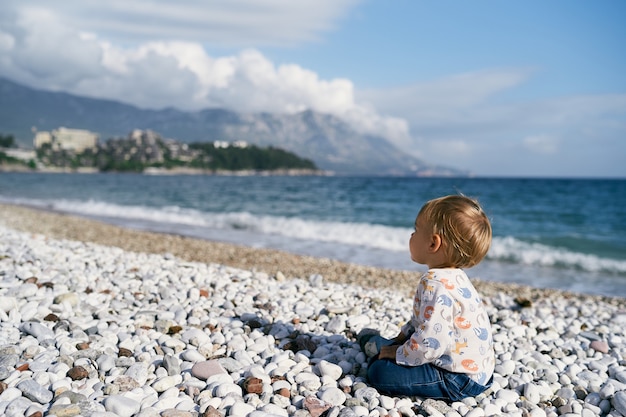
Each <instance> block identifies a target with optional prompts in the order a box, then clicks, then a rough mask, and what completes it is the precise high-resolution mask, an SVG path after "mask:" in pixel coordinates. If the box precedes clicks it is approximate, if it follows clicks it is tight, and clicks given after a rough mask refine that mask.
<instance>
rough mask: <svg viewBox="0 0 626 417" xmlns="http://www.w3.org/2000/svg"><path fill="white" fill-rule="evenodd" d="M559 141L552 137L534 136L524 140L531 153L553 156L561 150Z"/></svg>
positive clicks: (523, 142)
mask: <svg viewBox="0 0 626 417" xmlns="http://www.w3.org/2000/svg"><path fill="white" fill-rule="evenodd" d="M559 142H560V141H559V139H558V138H556V137H554V136H551V135H545V134H544V135H542V134H539V135H532V136H527V137H525V138H524V139H523V140H522V144H523V145H524V147H525V148H526V149H528V150H530V151H531V152H536V153H541V154H553V153H556V152H557V151H558V150H559Z"/></svg>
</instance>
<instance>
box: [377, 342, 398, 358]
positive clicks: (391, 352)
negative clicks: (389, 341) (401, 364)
mask: <svg viewBox="0 0 626 417" xmlns="http://www.w3.org/2000/svg"><path fill="white" fill-rule="evenodd" d="M400 346H401V345H391V346H382V347H381V348H380V352H379V353H378V359H393V360H394V361H395V360H396V351H397V350H398V348H399V347H400Z"/></svg>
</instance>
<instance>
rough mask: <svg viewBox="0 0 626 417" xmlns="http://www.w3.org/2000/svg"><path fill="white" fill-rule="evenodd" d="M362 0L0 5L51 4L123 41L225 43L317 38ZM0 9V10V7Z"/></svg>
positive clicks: (69, 0)
mask: <svg viewBox="0 0 626 417" xmlns="http://www.w3.org/2000/svg"><path fill="white" fill-rule="evenodd" d="M360 1H362V0H298V1H284V0H211V1H210V2H209V1H205V0H180V1H177V2H164V1H158V0H133V1H132V2H128V1H127V0H108V1H101V0H63V1H59V2H54V3H51V2H49V1H47V0H29V1H28V2H24V1H22V0H3V5H2V8H3V9H4V10H11V9H12V10H16V11H18V12H19V13H23V12H24V10H26V9H27V8H39V9H42V10H54V13H55V15H56V16H57V21H58V22H59V24H61V25H63V26H65V27H70V28H73V29H74V30H77V31H84V32H94V33H98V34H99V35H100V36H101V37H102V38H106V39H109V40H112V41H115V42H122V43H125V44H127V45H129V44H131V45H132V44H134V45H136V44H139V43H143V42H150V41H163V40H181V41H187V42H199V43H203V44H214V45H219V46H230V47H247V46H249V45H250V40H251V39H253V40H254V42H255V44H256V45H294V44H297V43H300V42H304V41H314V40H317V39H318V38H319V36H320V34H321V33H323V32H327V31H330V30H332V29H333V28H334V27H335V25H336V23H337V21H338V20H339V19H341V18H342V17H343V16H345V15H346V14H347V12H348V11H349V10H350V9H351V8H353V7H354V6H355V5H356V4H358V3H359V2H360ZM0 13H1V12H0Z"/></svg>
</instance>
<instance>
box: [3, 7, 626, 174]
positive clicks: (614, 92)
mask: <svg viewBox="0 0 626 417" xmlns="http://www.w3.org/2000/svg"><path fill="white" fill-rule="evenodd" d="M624 16H626V3H625V2H623V1H622V0H602V1H596V2H592V1H589V0H587V1H579V0H553V1H540V0H527V1H517V2H513V1H508V2H504V1H473V2H470V1H460V0H456V1H451V0H443V1H421V0H413V1H410V0H391V1H385V2H384V1H373V0H300V1H292V0H215V1H211V2H205V1H201V0H182V1H179V2H176V3H175V4H173V3H171V2H164V1H158V0H134V1H133V2H127V1H125V0H110V1H108V2H101V1H97V0H66V1H64V2H48V1H44V0H29V1H19V0H6V1H3V2H2V4H0V76H4V77H7V78H9V79H12V80H14V81H17V82H21V83H23V84H26V85H30V86H33V87H37V88H45V89H50V90H55V91H67V92H70V93H74V94H81V95H87V96H92V97H99V98H110V99H116V100H120V101H124V102H128V103H130V104H135V105H137V106H140V107H148V108H160V107H166V106H174V107H178V108H181V109H187V110H194V109H200V108H205V107H227V108H231V109H233V110H237V111H242V112H258V111H270V112H295V111H301V110H304V109H313V110H316V111H320V112H324V113H330V114H334V115H336V116H337V117H341V118H342V119H344V120H345V121H347V122H348V123H350V124H352V125H353V126H354V127H355V128H356V129H358V130H360V131H363V132H366V133H373V134H378V135H382V136H384V137H386V138H387V139H389V140H390V141H391V142H392V143H393V144H394V145H395V146H397V147H399V148H400V149H402V150H403V151H405V152H406V153H407V154H411V155H414V156H417V157H419V158H421V159H423V160H425V161H428V162H429V163H433V164H438V165H447V166H453V167H457V168H460V169H465V170H469V171H471V172H473V173H475V174H476V175H480V176H532V177H537V176H550V177H553V176H559V177H568V176H576V177H626V76H625V75H624V74H626V53H624V49H625V45H626V25H624V24H623V19H624Z"/></svg>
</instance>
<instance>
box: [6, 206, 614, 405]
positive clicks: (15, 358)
mask: <svg viewBox="0 0 626 417" xmlns="http://www.w3.org/2000/svg"><path fill="white" fill-rule="evenodd" d="M418 276H419V273H418V272H408V271H393V270H385V269H377V268H372V267H365V266H359V265H351V264H344V263H341V262H338V261H334V260H330V259H319V258H312V257H306V256H299V255H292V254H287V253H284V252H278V251H273V250H267V249H254V248H249V247H241V246H236V245H230V244H224V243H218V242H209V241H203V240H198V239H191V238H186V237H182V236H176V235H164V234H157V233H148V232H141V231H134V230H128V229H123V228H119V227H115V226H111V225H107V224H104V223H100V222H97V221H93V220H88V219H84V218H78V217H71V216H66V215H63V214H60V213H52V212H44V211H38V210H33V209H29V208H25V207H18V206H11V205H0V415H6V416H42V415H51V416H52V415H55V416H79V415H80V416H94V417H97V416H103V417H104V416H111V417H113V416H128V417H130V416H171V417H174V416H181V417H194V416H212V417H220V416H222V417H226V416H251V417H264V416H281V417H288V416H298V417H309V416H311V417H319V416H322V415H323V416H327V417H337V416H341V417H357V416H358V417H363V416H371V417H384V416H390V417H400V416H404V417H413V416H420V415H421V416H446V417H452V416H468V417H475V416H537V417H539V416H550V417H552V416H561V415H563V416H614V417H617V416H626V359H625V357H626V330H625V329H626V299H623V298H611V297H602V296H591V295H585V294H575V293H568V292H563V291H556V290H546V289H536V288H531V287H525V286H520V285H510V284H500V283H496V282H487V281H481V280H479V279H477V280H476V281H475V284H476V288H477V289H478V291H479V292H480V293H481V294H482V295H483V298H484V302H485V305H486V308H487V312H488V313H489V315H490V318H491V322H492V326H493V329H494V341H495V347H496V373H495V375H494V383H493V385H492V387H491V388H490V389H489V390H488V391H486V392H485V393H483V394H481V395H479V396H478V397H476V398H468V399H465V400H463V401H462V402H452V403H450V402H444V401H436V400H432V399H422V398H408V397H398V398H394V397H389V396H385V395H382V394H380V393H378V392H377V391H376V390H375V389H373V388H371V387H369V386H368V385H367V381H366V380H365V378H364V376H365V372H366V370H367V360H366V357H365V355H364V354H363V353H362V352H361V351H360V348H359V345H358V343H357V342H356V339H355V336H356V334H357V333H358V332H359V331H360V330H362V329H364V328H374V329H377V330H379V331H380V332H381V333H382V334H383V335H384V336H395V335H396V334H397V332H398V328H399V326H401V325H402V324H403V323H404V322H406V321H407V320H408V319H409V317H410V311H411V302H412V291H413V289H414V285H415V280H416V278H417V277H418Z"/></svg>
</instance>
